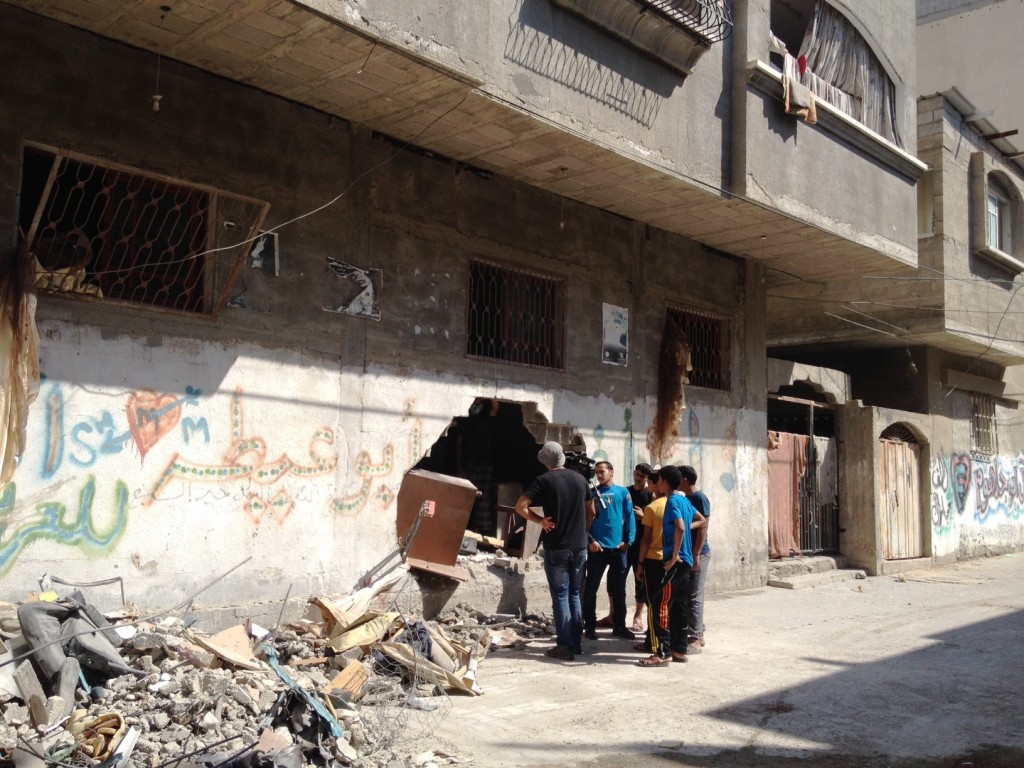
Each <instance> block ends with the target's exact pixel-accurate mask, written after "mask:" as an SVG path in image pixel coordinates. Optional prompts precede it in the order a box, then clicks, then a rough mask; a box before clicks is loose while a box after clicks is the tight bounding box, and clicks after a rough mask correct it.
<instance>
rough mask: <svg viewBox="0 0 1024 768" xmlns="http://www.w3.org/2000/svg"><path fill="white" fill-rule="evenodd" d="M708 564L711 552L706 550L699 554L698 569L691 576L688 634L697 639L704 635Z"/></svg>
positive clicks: (709, 563) (709, 564)
mask: <svg viewBox="0 0 1024 768" xmlns="http://www.w3.org/2000/svg"><path fill="white" fill-rule="evenodd" d="M710 566H711V553H710V552H708V553H707V554H705V555H701V556H700V570H699V571H694V572H693V574H692V576H691V579H692V580H693V588H692V590H691V592H690V604H691V605H690V609H691V615H690V619H691V624H690V634H691V636H692V637H694V638H697V639H699V638H702V637H704V586H705V584H706V583H707V580H708V568H709V567H710Z"/></svg>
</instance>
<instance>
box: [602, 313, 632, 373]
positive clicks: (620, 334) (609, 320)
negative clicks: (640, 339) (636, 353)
mask: <svg viewBox="0 0 1024 768" xmlns="http://www.w3.org/2000/svg"><path fill="white" fill-rule="evenodd" d="M601 310H602V322H601V327H602V329H603V333H602V339H603V343H602V346H601V362H602V363H607V364H608V365H626V361H627V359H628V358H629V340H628V336H629V310H628V309H626V308H625V307H616V306H614V305H612V304H602V305H601Z"/></svg>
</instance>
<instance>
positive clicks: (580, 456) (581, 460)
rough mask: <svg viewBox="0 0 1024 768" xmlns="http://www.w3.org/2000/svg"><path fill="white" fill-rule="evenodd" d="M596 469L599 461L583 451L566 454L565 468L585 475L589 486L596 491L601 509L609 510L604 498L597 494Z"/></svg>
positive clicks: (595, 495) (595, 494)
mask: <svg viewBox="0 0 1024 768" xmlns="http://www.w3.org/2000/svg"><path fill="white" fill-rule="evenodd" d="M596 467H597V460H596V459H592V458H590V457H589V456H587V454H586V453H584V452H583V451H566V452H565V468H566V469H571V470H572V471H573V472H578V473H579V474H581V475H583V479H584V480H586V481H587V485H589V486H590V487H591V488H592V489H593V490H594V497H595V498H596V499H597V502H598V503H599V504H600V505H601V508H602V509H607V505H605V503H604V497H603V496H602V495H601V494H600V493H598V492H597V486H598V483H597V471H596Z"/></svg>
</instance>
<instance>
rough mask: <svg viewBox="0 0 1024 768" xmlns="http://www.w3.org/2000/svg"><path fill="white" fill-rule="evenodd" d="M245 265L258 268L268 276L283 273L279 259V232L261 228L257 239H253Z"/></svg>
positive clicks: (249, 267)
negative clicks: (266, 230)
mask: <svg viewBox="0 0 1024 768" xmlns="http://www.w3.org/2000/svg"><path fill="white" fill-rule="evenodd" d="M245 266H246V267H247V268H248V269H258V270H260V271H261V272H263V274H264V275H266V276H267V277H277V276H278V275H279V274H280V273H281V271H280V264H279V263H278V259H277V232H264V231H262V230H260V233H259V234H258V235H256V239H255V240H253V241H252V248H251V249H250V250H249V255H248V256H247V257H246V259H245Z"/></svg>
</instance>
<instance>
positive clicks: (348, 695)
mask: <svg viewBox="0 0 1024 768" xmlns="http://www.w3.org/2000/svg"><path fill="white" fill-rule="evenodd" d="M386 588H387V585H384V586H383V587H382V586H380V585H378V586H377V587H375V588H374V589H372V590H369V589H368V590H360V591H359V592H357V593H355V594H354V595H351V596H349V597H346V598H344V599H342V600H339V601H337V602H334V601H329V600H327V599H323V598H313V599H311V600H310V601H309V606H308V607H309V611H307V615H306V617H305V618H304V619H302V620H300V621H297V622H293V623H289V624H286V625H284V626H280V627H278V628H276V629H274V630H267V629H264V628H261V627H259V626H257V625H256V624H253V623H252V622H247V623H246V624H245V625H238V626H235V627H231V628H229V629H227V630H224V631H223V632H219V633H216V634H213V635H207V634H205V633H203V632H201V631H199V630H198V629H197V628H196V627H194V626H190V625H189V624H186V623H184V622H183V621H182V620H181V619H178V618H172V617H164V618H154V617H150V619H149V620H144V619H138V618H137V617H135V616H132V615H130V611H129V612H122V613H121V615H119V616H118V617H116V619H115V620H114V621H108V620H107V617H104V616H102V615H100V614H99V612H98V611H97V610H96V609H95V608H94V607H92V606H91V605H90V604H89V603H88V601H87V600H86V599H85V596H84V595H83V594H82V593H81V592H76V593H75V594H74V595H72V596H69V597H59V596H57V595H56V594H53V593H51V594H44V595H38V596H33V598H32V599H29V600H26V601H25V602H24V603H21V604H19V605H18V606H17V616H16V618H12V613H13V611H12V610H11V607H10V606H7V610H6V611H5V610H3V607H0V637H2V638H3V640H4V641H5V643H4V645H5V646H6V648H5V649H4V651H5V652H4V653H2V654H0V763H6V764H12V763H13V764H14V765H15V766H17V768H27V767H29V766H31V767H32V768H36V767H37V766H39V767H41V766H43V765H45V764H61V765H81V766H88V765H100V764H103V765H105V766H112V767H113V768H127V767H128V766H145V767H146V768H164V767H165V766H167V767H170V766H192V765H204V766H214V765H224V766H227V768H235V767H236V766H237V767H238V768H243V767H244V768H251V767H252V766H260V767H261V768H271V767H274V768H278V767H279V768H299V766H303V765H324V766H334V765H343V766H358V767H363V768H401V767H403V766H407V765H409V763H407V762H405V760H403V759H402V758H400V757H399V756H398V755H397V751H396V749H397V747H398V746H399V742H400V741H401V740H402V739H404V738H406V737H415V738H422V737H423V736H429V731H430V729H431V728H432V727H433V726H436V724H437V722H438V720H437V718H438V717H441V716H443V715H444V714H445V713H446V712H447V708H448V707H450V702H449V701H448V698H447V696H448V694H450V693H458V694H464V695H478V694H480V693H481V692H482V691H481V689H480V687H479V685H478V684H477V680H476V670H477V667H478V665H479V663H480V662H481V661H482V660H483V658H484V657H485V656H486V654H487V652H488V650H489V649H490V648H492V647H495V648H522V647H523V646H524V645H525V644H526V643H528V642H529V641H530V640H532V639H535V638H547V637H548V636H550V634H551V633H552V632H553V628H552V627H551V625H550V621H549V620H548V619H546V618H545V617H543V616H529V617H516V616H511V615H497V616H488V615H484V614H481V613H479V612H477V611H474V610H473V609H472V608H469V607H467V606H465V605H459V606H456V608H455V609H453V610H452V611H450V612H449V613H448V614H446V615H445V616H442V617H441V618H439V620H437V621H431V622H424V621H421V620H418V619H415V618H410V617H408V616H403V615H402V614H400V613H398V612H396V611H388V610H371V609H370V608H369V605H370V603H371V601H372V600H373V599H374V598H375V597H377V596H378V595H379V593H380V592H381V591H382V590H383V589H386ZM125 613H127V614H129V615H125ZM430 718H434V719H433V720H431V719H430ZM413 726H417V727H419V728H421V729H425V732H421V733H409V730H410V729H411V728H412V727H413ZM417 761H418V763H417V764H424V765H430V764H434V765H440V764H443V763H445V762H456V761H457V759H456V758H451V757H449V756H444V755H440V754H435V755H433V756H431V755H426V756H423V755H421V756H420V757H419V758H416V759H415V760H414V761H413V762H417Z"/></svg>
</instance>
